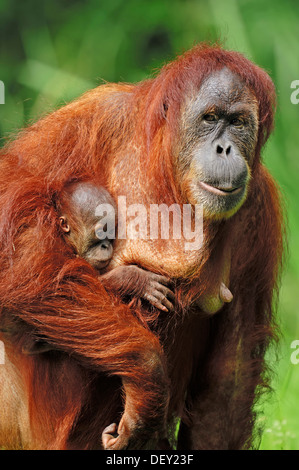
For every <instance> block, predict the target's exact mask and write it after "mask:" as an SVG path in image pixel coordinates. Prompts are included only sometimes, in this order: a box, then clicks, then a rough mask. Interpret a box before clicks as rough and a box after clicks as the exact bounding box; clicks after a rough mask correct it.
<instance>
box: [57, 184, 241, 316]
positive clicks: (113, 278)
mask: <svg viewBox="0 0 299 470" xmlns="http://www.w3.org/2000/svg"><path fill="white" fill-rule="evenodd" d="M98 207H101V211H100V214H101V215H96V209H97V208H98ZM103 212H106V214H107V215H106V216H105V218H103V215H102V214H103ZM61 214H62V215H61V216H60V226H61V228H62V230H63V231H64V232H65V234H66V239H67V240H68V242H69V243H70V244H71V245H72V247H73V248H74V250H75V251H76V253H77V254H78V255H79V256H82V257H83V258H84V259H85V260H86V261H88V262H89V263H90V264H91V265H92V266H93V267H94V268H95V269H97V270H98V271H99V273H100V274H101V280H102V282H103V283H104V285H105V286H106V288H107V289H109V290H111V291H113V292H115V293H116V294H119V295H121V296H122V297H126V296H129V297H135V298H136V297H138V298H142V299H145V300H147V301H148V302H150V303H151V304H152V305H153V306H154V307H157V308H159V309H160V310H164V311H168V310H172V309H173V305H172V302H173V301H174V294H173V292H172V291H171V290H170V289H169V287H170V286H171V281H170V280H169V279H168V278H166V277H164V276H161V275H158V274H154V273H152V272H150V271H146V270H145V269H141V268H139V267H137V266H134V265H130V266H119V267H117V268H114V269H112V270H111V271H108V272H105V268H106V267H107V266H108V264H109V263H110V261H111V259H112V256H113V240H114V239H115V227H116V222H115V216H116V206H115V203H114V200H113V199H112V197H111V195H110V194H109V193H108V192H107V191H106V190H105V189H104V188H103V187H99V186H96V185H94V184H92V183H86V182H85V183H73V184H72V185H70V186H69V187H68V188H67V189H66V190H65V195H64V197H63V201H62V205H61ZM220 266H221V272H220V275H221V276H220V277H221V282H220V284H219V285H218V284H216V286H215V288H214V289H213V292H208V293H206V294H205V295H204V296H203V297H201V298H200V299H199V301H198V306H199V307H200V308H201V309H202V311H203V312H205V313H207V314H214V313H216V312H218V311H219V310H220V309H221V307H222V306H223V304H224V303H225V302H231V300H232V298H233V296H232V293H231V292H230V290H229V289H228V288H227V287H226V284H227V283H228V281H229V270H230V256H225V261H224V262H222V263H220Z"/></svg>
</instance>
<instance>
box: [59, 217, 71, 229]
mask: <svg viewBox="0 0 299 470" xmlns="http://www.w3.org/2000/svg"><path fill="white" fill-rule="evenodd" d="M59 224H60V227H61V228H62V230H63V232H65V233H69V232H70V231H71V229H70V226H69V224H68V222H67V218H66V217H65V216H64V215H63V216H61V217H59Z"/></svg>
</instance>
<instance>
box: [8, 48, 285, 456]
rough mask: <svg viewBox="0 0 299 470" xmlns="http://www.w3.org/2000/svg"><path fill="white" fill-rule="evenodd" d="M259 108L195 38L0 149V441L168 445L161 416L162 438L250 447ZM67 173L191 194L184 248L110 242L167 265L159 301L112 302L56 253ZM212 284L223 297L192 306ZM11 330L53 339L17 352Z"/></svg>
mask: <svg viewBox="0 0 299 470" xmlns="http://www.w3.org/2000/svg"><path fill="white" fill-rule="evenodd" d="M274 105H275V91H274V86H273V83H272V81H271V79H270V78H269V76H268V75H267V74H266V73H265V72H264V71H263V70H261V69H260V68H259V67H257V66H256V65H254V64H253V63H251V62H250V61H248V60H247V59H246V58H244V57H243V56H242V55H240V54H239V53H236V52H231V51H225V50H223V49H222V48H221V47H219V46H218V45H216V46H212V47H211V46H208V45H205V44H202V45H199V46H197V47H195V48H193V49H192V50H191V51H189V52H187V53H185V54H184V55H182V56H181V57H179V58H178V59H177V60H175V61H174V62H173V63H170V64H168V65H167V66H165V67H164V68H163V69H162V70H161V72H160V74H159V75H157V77H156V78H153V79H149V80H146V81H144V82H141V83H139V84H137V85H128V84H117V85H116V84H115V85H103V86H100V87H98V88H96V89H95V90H92V91H90V92H89V93H86V94H85V95H83V96H82V97H81V98H80V99H78V100H77V101H75V102H73V103H71V104H69V105H67V106H65V107H63V108H62V109H60V110H58V111H56V112H54V113H52V114H50V115H49V116H47V117H45V118H44V119H42V120H40V121H39V122H37V123H36V124H34V125H33V126H31V127H29V128H28V129H25V130H24V131H23V132H22V133H21V134H20V135H19V137H18V138H17V139H16V140H15V141H13V142H11V143H9V144H8V145H7V146H6V147H5V148H4V149H3V150H2V158H1V167H0V208H1V226H0V231H1V250H0V257H1V272H0V299H1V305H2V313H1V325H2V330H3V333H2V336H1V339H2V340H3V341H4V342H5V347H6V364H5V366H0V373H1V382H2V390H1V397H0V398H1V404H2V405H3V404H4V406H2V407H1V411H0V437H1V438H0V442H1V445H3V446H6V447H7V448H8V447H9V448H19V447H25V448H33V449H36V448H47V449H65V448H66V449H74V448H75V449H95V448H106V449H124V448H130V449H136V448H152V449H154V448H156V447H157V445H158V444H157V442H158V441H159V440H160V441H161V440H162V439H164V438H168V439H169V441H170V442H171V443H175V441H176V439H175V428H176V423H177V422H178V419H179V418H180V419H181V421H180V428H179V433H178V437H177V441H176V445H177V448H178V449H240V448H249V447H251V446H252V445H253V444H254V429H253V424H254V418H255V410H254V403H255V399H256V397H257V393H258V392H260V391H261V390H262V388H263V385H264V383H265V380H266V377H265V363H264V354H265V351H266V348H267V346H268V345H269V342H270V340H271V339H272V337H273V336H274V333H275V325H274V320H273V296H274V294H275V292H276V288H277V279H278V274H279V269H280V264H281V257H282V244H283V237H282V213H281V209H280V203H279V195H278V190H277V188H276V184H275V183H274V181H273V179H272V178H271V176H270V175H269V173H268V171H267V170H266V169H265V167H264V165H263V164H262V162H261V157H260V154H261V149H262V147H263V145H264V144H265V142H266V140H267V139H268V137H269V134H270V132H271V130H272V126H273V112H274V111H273V108H274ZM81 180H93V181H94V182H95V183H96V184H98V185H101V186H103V187H105V188H106V189H107V190H108V191H109V193H110V194H111V195H112V197H113V198H114V200H117V198H118V196H125V197H126V203H127V205H131V204H142V205H143V207H146V208H148V207H149V206H150V205H151V204H162V203H164V204H167V205H171V204H173V203H176V204H178V205H179V207H182V205H183V204H192V205H194V204H200V205H202V207H203V214H204V225H203V230H204V241H203V244H202V246H201V247H199V248H198V249H197V250H192V251H186V249H185V240H184V239H183V238H182V239H170V240H165V239H161V237H160V238H159V239H148V238H147V239H146V238H145V237H144V238H143V239H141V238H140V239H134V240H130V239H121V237H120V238H119V239H117V240H116V241H115V246H114V249H115V252H114V257H113V260H112V262H111V263H110V265H111V269H113V268H115V267H117V266H122V265H129V264H130V265H131V264H136V265H137V266H138V267H140V268H144V269H147V270H148V271H151V272H153V273H156V274H159V275H163V276H165V277H167V278H169V279H171V280H172V282H173V283H174V285H175V295H176V302H175V306H174V311H172V312H162V311H159V310H158V309H155V308H154V307H152V306H150V305H149V304H148V303H146V302H144V301H140V299H139V300H138V301H134V300H133V301H132V302H131V303H130V304H126V303H124V302H123V301H122V300H121V299H120V298H119V297H118V296H117V295H113V294H112V293H108V292H107V291H106V289H105V287H104V285H103V284H102V283H101V279H100V277H99V276H98V273H97V272H96V270H95V269H94V268H92V267H91V266H90V265H89V264H88V263H87V261H86V260H84V259H83V258H78V257H75V256H71V254H70V251H69V248H68V247H67V245H66V243H65V240H64V239H63V235H62V234H61V229H60V226H59V222H57V220H58V217H57V207H58V205H59V201H60V197H61V194H62V193H63V190H64V187H65V186H66V184H68V183H70V182H72V181H81ZM222 282H224V284H225V285H226V286H228V287H229V289H230V290H231V292H232V294H233V301H232V302H230V303H226V304H225V305H224V306H223V305H222V304H223V302H220V303H219V306H218V307H217V308H215V309H211V310H210V311H211V314H206V313H203V309H202V301H203V299H205V296H208V295H209V294H210V293H211V292H212V293H213V292H214V293H215V297H217V295H218V294H217V293H219V289H220V287H219V286H220V284H221V283H222ZM212 297H213V295H212ZM220 300H221V299H220ZM219 309H220V311H218V313H217V314H215V315H212V312H215V311H216V310H219ZM206 310H207V311H209V309H206ZM28 339H29V340H30V341H32V340H34V341H40V340H42V341H46V342H47V343H48V344H49V345H51V346H52V347H53V350H52V351H48V352H46V353H43V354H37V355H33V356H32V355H31V356H28V355H24V354H23V353H22V346H23V345H24V344H26V341H28ZM101 435H102V438H101Z"/></svg>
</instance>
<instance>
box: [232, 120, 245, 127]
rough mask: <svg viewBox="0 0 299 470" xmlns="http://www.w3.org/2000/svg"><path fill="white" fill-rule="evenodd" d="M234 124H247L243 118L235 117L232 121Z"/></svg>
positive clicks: (241, 125) (238, 125) (239, 125)
mask: <svg viewBox="0 0 299 470" xmlns="http://www.w3.org/2000/svg"><path fill="white" fill-rule="evenodd" d="M230 123H231V124H232V126H234V127H239V128H242V127H243V126H244V124H245V122H244V120H243V119H241V118H234V119H232V120H231V122H230Z"/></svg>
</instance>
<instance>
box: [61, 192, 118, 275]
mask: <svg viewBox="0 0 299 470" xmlns="http://www.w3.org/2000/svg"><path fill="white" fill-rule="evenodd" d="M70 198H71V201H70V202H71V208H72V214H69V215H67V214H64V215H62V216H61V217H60V225H61V228H62V230H63V231H64V232H65V233H66V234H67V236H68V239H69V241H70V243H71V244H72V245H73V246H74V247H75V248H76V250H77V253H78V255H79V256H82V258H84V259H86V261H88V262H89V263H90V264H91V265H92V266H93V267H94V268H95V269H98V270H102V269H104V268H105V267H106V266H107V265H108V264H109V262H110V261H111V259H112V255H113V239H114V238H115V230H113V233H107V230H108V231H109V227H113V229H115V216H116V211H115V204H114V202H113V200H112V198H111V197H110V195H109V193H108V192H107V191H105V190H104V189H103V188H97V187H96V186H93V185H89V184H87V183H84V184H83V183H82V184H79V185H78V187H76V190H75V191H74V192H73V193H72V194H71V195H70ZM101 204H109V205H110V207H109V206H107V209H108V210H107V215H106V216H105V219H103V217H102V216H97V215H96V214H95V213H96V208H97V206H99V205H101ZM74 218H75V221H76V224H74V227H72V226H71V222H70V221H71V219H74ZM110 237H111V238H110Z"/></svg>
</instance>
